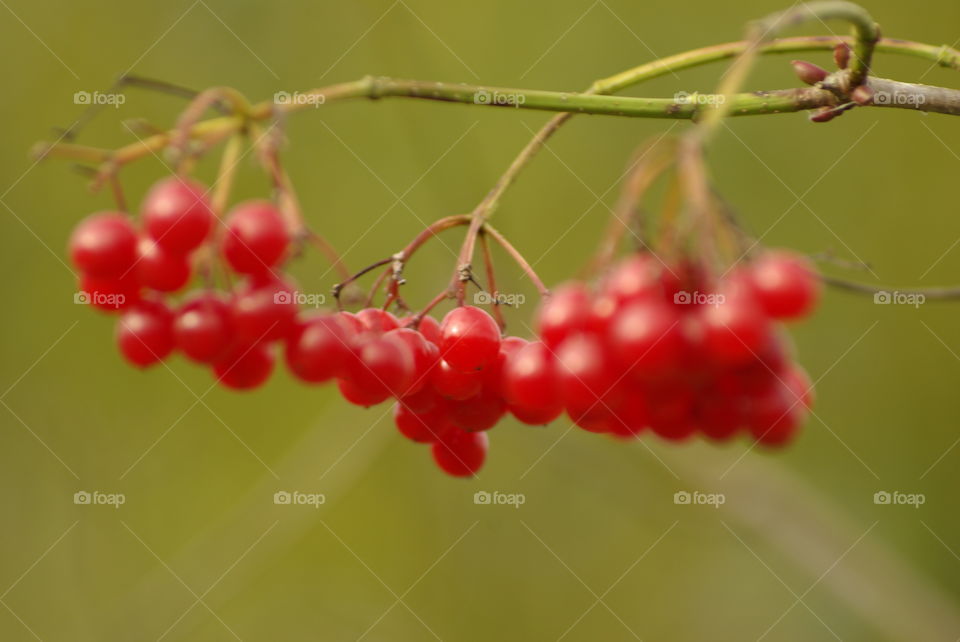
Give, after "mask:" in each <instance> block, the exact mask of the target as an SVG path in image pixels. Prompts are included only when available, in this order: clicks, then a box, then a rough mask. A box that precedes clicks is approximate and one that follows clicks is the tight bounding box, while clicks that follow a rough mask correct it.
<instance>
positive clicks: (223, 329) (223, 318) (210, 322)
mask: <svg viewBox="0 0 960 642" xmlns="http://www.w3.org/2000/svg"><path fill="white" fill-rule="evenodd" d="M173 335H174V338H175V340H176V344H177V348H178V349H179V350H180V351H181V352H183V353H184V354H185V355H186V356H187V357H188V358H190V359H192V360H194V361H197V362H199V363H213V362H214V361H216V360H217V359H218V358H219V357H220V356H221V355H223V354H224V353H225V352H226V350H227V348H228V347H229V346H230V343H231V342H232V341H233V327H232V324H231V321H230V307H229V306H228V305H227V302H226V301H224V299H223V298H222V297H220V296H219V295H217V294H216V293H214V292H201V293H199V294H195V295H193V296H191V297H190V298H189V299H188V300H187V301H186V303H184V304H183V306H182V307H181V308H180V311H179V312H178V313H177V316H176V319H174V322H173Z"/></svg>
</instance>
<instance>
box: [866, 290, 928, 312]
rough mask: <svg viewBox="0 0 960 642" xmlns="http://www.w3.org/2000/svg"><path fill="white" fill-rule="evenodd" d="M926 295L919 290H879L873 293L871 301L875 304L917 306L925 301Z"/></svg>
mask: <svg viewBox="0 0 960 642" xmlns="http://www.w3.org/2000/svg"><path fill="white" fill-rule="evenodd" d="M926 301H927V297H926V296H924V295H923V294H922V293H920V292H899V291H897V290H894V291H893V292H887V291H886V290H880V291H879V292H877V293H875V294H874V295H873V302H874V303H875V304H877V305H912V306H913V307H915V308H919V307H920V306H921V305H923V304H924V303H926Z"/></svg>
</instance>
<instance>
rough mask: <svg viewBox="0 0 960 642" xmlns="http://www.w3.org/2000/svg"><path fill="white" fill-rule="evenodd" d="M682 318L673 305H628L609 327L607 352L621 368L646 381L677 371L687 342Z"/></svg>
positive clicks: (619, 312)
mask: <svg viewBox="0 0 960 642" xmlns="http://www.w3.org/2000/svg"><path fill="white" fill-rule="evenodd" d="M680 320H681V317H680V315H679V313H678V311H677V310H676V308H675V307H674V306H672V305H668V304H667V303H664V302H662V301H660V300H657V299H649V300H645V301H638V302H636V303H631V304H630V305H628V306H627V307H625V308H623V309H621V310H619V311H618V312H617V313H616V314H615V315H614V317H613V319H612V322H611V325H610V333H609V345H610V352H611V354H612V355H614V356H615V357H616V358H617V359H618V361H619V362H620V364H621V365H622V366H623V367H625V368H627V369H633V371H634V372H637V373H638V374H641V375H644V376H647V377H651V378H652V377H656V376H657V375H659V374H662V373H664V372H669V371H670V370H672V369H674V368H676V367H677V366H678V365H679V363H680V360H681V358H682V357H683V354H684V350H685V348H686V339H685V335H684V331H683V325H682V324H681V322H680Z"/></svg>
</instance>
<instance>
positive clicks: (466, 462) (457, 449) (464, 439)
mask: <svg viewBox="0 0 960 642" xmlns="http://www.w3.org/2000/svg"><path fill="white" fill-rule="evenodd" d="M489 445H490V440H489V438H488V437H487V433H485V432H466V431H464V430H460V429H459V428H453V429H450V430H446V431H444V433H443V434H442V435H441V437H440V439H439V440H438V441H435V442H434V443H433V445H432V446H431V447H430V449H431V453H432V454H433V460H434V461H435V462H436V464H437V466H439V467H440V470H442V471H443V472H445V473H447V474H448V475H452V476H453V477H472V476H473V475H475V474H476V473H477V471H478V470H480V468H481V467H482V466H483V462H484V460H485V459H486V458H487V449H488V448H489Z"/></svg>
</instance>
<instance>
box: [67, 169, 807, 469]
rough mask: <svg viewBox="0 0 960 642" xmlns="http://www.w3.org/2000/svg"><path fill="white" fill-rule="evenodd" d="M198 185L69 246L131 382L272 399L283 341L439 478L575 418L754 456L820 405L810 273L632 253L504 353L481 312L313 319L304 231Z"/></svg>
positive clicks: (171, 187)
mask: <svg viewBox="0 0 960 642" xmlns="http://www.w3.org/2000/svg"><path fill="white" fill-rule="evenodd" d="M205 194H206V192H205V189H204V187H203V186H202V185H199V184H197V183H195V182H193V181H189V180H187V179H183V178H179V177H173V178H167V179H164V180H162V181H160V182H159V183H157V184H156V185H155V186H154V187H153V188H152V189H151V190H150V192H149V193H148V194H147V196H146V198H145V199H144V202H143V204H142V208H141V216H140V225H139V227H138V226H137V225H135V224H134V223H132V222H131V220H130V219H129V218H128V217H127V216H126V215H125V214H120V213H113V212H109V213H100V214H94V215H92V216H90V217H88V218H87V219H85V220H84V221H82V222H81V223H80V224H79V225H78V226H77V228H76V229H75V230H74V233H73V235H72V237H71V239H70V245H69V249H70V256H71V259H72V260H73V262H74V264H75V265H76V266H77V268H78V269H79V270H80V272H81V279H80V280H81V283H80V289H81V290H82V291H85V292H87V293H88V294H90V299H89V302H90V303H91V304H93V305H95V306H97V307H99V308H101V309H104V310H107V311H113V312H118V313H119V314H120V317H119V319H118V321H117V328H116V337H117V344H118V347H119V350H120V353H121V354H122V355H123V357H124V358H125V359H126V360H127V361H129V362H130V363H132V364H133V365H135V366H137V367H141V368H143V367H147V366H150V365H152V364H155V363H157V362H160V361H162V360H163V359H165V358H166V357H167V356H169V355H170V354H172V353H173V352H175V351H179V352H181V353H182V354H184V355H185V356H186V357H187V358H189V359H190V360H192V361H194V362H197V363H200V364H204V365H205V366H207V367H209V368H210V369H211V370H212V371H213V374H214V376H215V377H216V379H217V381H218V382H219V383H220V384H222V385H224V386H226V387H229V388H233V389H241V390H242V389H250V388H255V387H257V386H259V385H261V384H263V383H264V382H265V381H266V380H267V379H268V378H269V376H270V374H271V373H272V371H273V369H274V362H275V356H274V353H275V346H277V345H278V344H279V346H280V347H281V348H282V350H283V352H284V356H285V360H286V363H287V366H288V368H289V370H290V372H291V373H292V374H293V375H294V376H295V377H296V378H298V379H299V380H301V381H303V382H306V383H310V384H318V383H324V382H330V381H335V382H336V384H337V386H338V389H339V391H340V394H341V395H342V396H343V397H344V399H346V400H347V401H348V402H350V403H353V404H356V405H359V406H364V407H369V406H373V405H376V404H379V403H382V402H384V401H387V400H390V399H394V400H396V405H395V408H394V413H393V417H394V421H395V423H396V426H397V428H398V429H399V431H400V432H401V434H403V435H404V436H405V437H407V438H408V439H410V440H412V441H415V442H419V443H424V444H429V445H430V447H431V451H432V454H433V458H434V461H435V462H436V464H437V466H438V467H439V468H440V469H441V470H443V471H444V472H446V473H448V474H450V475H454V476H470V475H473V474H475V473H476V472H477V471H478V470H479V469H480V467H481V466H482V465H483V462H484V460H485V458H486V453H487V448H488V438H487V434H486V431H487V430H489V429H490V428H492V427H493V426H495V425H496V424H497V423H498V422H499V421H500V419H501V418H502V417H504V416H505V415H506V414H508V413H509V414H511V415H512V416H513V417H515V418H516V419H517V420H519V421H520V422H522V423H525V424H530V425H543V424H547V423H550V422H551V421H553V420H555V419H556V418H557V417H559V416H560V415H561V414H562V413H563V412H566V414H567V415H568V416H569V418H570V419H571V420H572V421H573V422H574V423H575V424H576V425H578V426H580V427H581V428H584V429H586V430H588V431H591V432H600V433H610V434H612V435H615V436H618V437H625V438H626V437H635V436H637V435H638V434H640V433H641V432H642V431H644V430H646V429H649V430H651V431H652V432H653V433H655V434H657V435H659V436H660V437H663V438H665V439H669V440H680V439H684V438H686V437H689V436H691V435H692V434H694V433H695V432H697V431H699V432H701V433H702V434H704V435H706V436H707V437H710V438H713V439H727V438H729V437H731V436H732V435H733V434H734V433H735V432H736V431H737V430H738V429H741V428H746V429H747V430H749V432H750V433H751V434H752V435H753V437H754V438H755V439H757V440H758V441H759V442H760V443H763V444H767V445H778V444H782V443H784V442H786V441H787V440H788V439H789V438H790V437H791V436H792V435H793V434H794V432H795V431H796V429H797V428H798V427H799V425H800V424H801V422H802V421H803V419H804V415H805V412H806V409H807V408H809V406H810V403H811V397H812V391H811V385H810V381H809V379H808V378H807V376H806V374H805V373H804V372H803V370H802V369H800V368H799V367H798V366H796V365H795V364H793V363H792V362H791V360H790V356H789V351H788V349H787V346H786V342H785V339H784V335H783V334H782V333H781V332H780V331H779V330H778V327H777V322H779V321H786V320H792V319H798V318H801V317H804V316H806V315H807V314H809V313H810V312H811V311H812V309H813V307H814V305H815V304H816V299H817V296H818V292H819V289H818V281H817V279H816V277H815V275H814V272H813V270H812V267H811V266H810V265H809V264H808V263H807V262H806V261H805V260H804V259H802V258H801V257H798V256H795V255H792V254H788V253H784V252H768V253H766V254H763V255H761V256H759V257H758V258H756V259H755V260H753V261H751V262H749V263H748V264H747V265H745V266H743V267H738V268H736V269H734V270H731V271H730V273H729V274H727V275H725V276H724V277H722V278H720V279H715V278H712V276H711V274H710V273H709V272H708V271H707V270H705V269H703V268H702V267H700V266H699V265H698V264H696V263H692V262H690V261H688V260H685V261H679V262H677V263H676V264H674V265H670V266H667V265H664V264H662V263H661V262H660V261H659V259H657V258H656V257H654V256H653V255H652V254H636V255H633V256H631V257H629V258H627V259H625V260H623V261H622V262H621V263H619V264H618V265H616V266H615V267H614V268H613V269H612V270H610V271H609V272H608V273H607V274H606V275H605V276H604V277H603V278H602V279H601V280H600V282H599V283H598V284H596V285H595V286H591V285H588V284H585V283H582V282H571V283H567V284H565V285H562V286H560V287H559V288H558V289H557V290H556V291H555V292H554V294H553V295H551V296H550V297H549V298H548V299H547V300H546V301H545V302H544V303H543V305H542V306H541V308H540V309H539V311H538V313H537V318H536V326H537V328H536V329H537V334H538V337H537V339H536V340H533V341H527V340H525V339H522V338H519V337H513V336H508V337H503V336H502V335H501V329H500V327H499V325H498V324H497V322H496V321H495V320H494V319H493V317H491V316H490V315H489V314H488V313H487V312H485V311H483V310H481V309H479V308H476V307H471V306H460V307H456V308H454V309H453V310H451V311H450V312H448V313H447V314H446V316H445V317H444V318H443V320H442V322H438V321H436V320H435V319H434V318H433V317H431V316H429V315H419V316H410V317H404V318H401V319H398V318H397V317H395V316H394V315H393V314H391V313H390V312H388V311H386V310H382V309H378V308H366V309H363V310H360V311H359V312H357V313H355V314H354V313H350V312H336V313H328V312H321V311H312V312H310V313H303V312H301V310H300V308H299V305H298V300H297V296H296V288H295V287H294V284H293V283H292V282H291V280H290V279H289V278H288V277H286V276H285V275H283V274H282V272H281V273H278V270H280V269H281V265H282V263H283V262H284V261H285V259H286V257H287V256H288V254H289V253H290V245H291V241H292V238H291V233H290V230H289V228H288V226H287V223H286V221H285V220H284V218H283V216H282V215H281V213H280V212H279V210H278V209H277V208H276V207H275V206H274V205H272V204H271V203H269V202H266V201H248V202H244V203H240V204H238V205H236V206H235V207H234V208H233V209H232V210H231V211H230V212H229V213H228V214H227V216H226V218H225V220H224V225H223V229H222V230H220V229H218V230H216V231H217V232H218V233H217V234H214V233H213V232H214V228H215V221H216V217H215V215H214V213H213V211H212V209H211V206H210V203H209V202H208V200H207V198H206V195H205ZM217 258H219V259H222V260H223V262H224V263H225V264H226V265H227V266H228V267H229V269H230V270H231V271H232V272H233V273H234V274H235V275H237V276H239V277H241V278H240V279H238V280H237V281H236V283H235V285H233V286H232V288H231V290H230V291H229V292H220V291H218V290H216V289H214V288H212V287H207V288H205V289H203V290H201V291H199V292H195V293H192V294H188V295H186V296H185V297H184V299H183V300H182V301H181V302H180V303H179V305H176V304H171V303H170V302H169V301H168V300H167V299H166V297H167V296H168V295H169V294H170V293H172V292H175V291H177V290H180V289H182V288H183V287H184V286H185V285H186V284H187V282H188V281H190V279H191V277H192V275H193V272H194V270H195V265H204V262H206V266H207V269H208V270H209V267H210V262H211V261H213V260H214V259H217Z"/></svg>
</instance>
